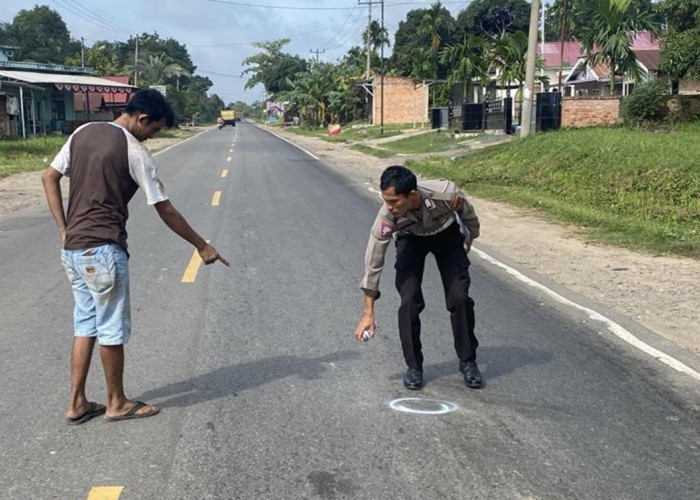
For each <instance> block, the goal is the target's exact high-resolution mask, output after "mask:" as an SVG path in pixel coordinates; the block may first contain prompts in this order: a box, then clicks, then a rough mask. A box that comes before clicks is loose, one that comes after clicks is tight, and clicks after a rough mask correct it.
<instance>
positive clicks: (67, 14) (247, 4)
mask: <svg viewBox="0 0 700 500" xmlns="http://www.w3.org/2000/svg"><path fill="white" fill-rule="evenodd" d="M360 1H361V2H362V5H360V3H359V2H360ZM368 1H369V0H240V1H239V0H43V1H42V0H0V21H1V22H6V23H10V22H12V19H13V18H14V16H15V14H17V12H19V11H20V10H22V9H32V8H33V7H34V6H35V5H47V6H48V7H50V8H51V9H53V10H55V11H56V12H58V13H59V14H60V15H61V17H62V18H63V21H64V22H65V23H66V25H67V27H68V31H69V32H70V35H71V37H72V38H74V39H80V38H81V37H82V38H84V40H85V45H86V46H88V47H89V46H91V45H92V44H94V43H95V42H96V41H98V40H105V39H106V40H109V41H125V40H127V39H129V38H130V36H134V35H135V34H140V33H153V32H156V33H158V35H159V36H160V38H161V39H167V38H174V39H175V40H177V41H178V42H180V43H182V44H184V45H185V46H186V47H187V49H188V51H189V54H190V57H191V58H192V61H193V63H194V64H195V66H196V67H197V69H196V71H195V74H199V75H202V76H207V77H209V79H210V80H211V81H212V82H213V83H214V85H213V86H212V88H211V89H210V90H209V93H210V94H212V93H215V94H217V95H218V96H219V97H221V98H222V99H223V100H224V102H226V103H230V102H234V101H244V102H248V103H252V102H254V101H259V100H261V99H263V97H264V91H263V88H262V86H260V85H258V86H256V87H254V88H253V89H248V90H245V89H244V86H245V83H246V81H247V79H248V77H249V75H244V76H243V77H241V73H242V71H243V70H244V69H245V68H246V66H243V60H244V59H245V58H246V57H248V56H251V55H254V54H256V53H259V52H261V50H260V49H258V48H256V47H254V46H252V43H254V42H261V41H266V40H278V39H281V38H289V39H291V42H290V43H289V44H288V45H286V46H285V47H284V48H283V49H282V50H283V51H284V52H287V53H290V54H294V55H298V56H300V57H303V58H305V59H310V58H314V59H315V58H316V57H318V59H319V61H323V62H337V61H338V60H340V59H341V58H342V57H343V56H344V55H345V54H346V53H347V51H348V50H349V49H350V48H351V47H352V46H354V45H359V46H363V47H364V43H363V41H362V31H363V30H364V29H365V28H366V26H367V17H368V5H367V2H368ZM374 1H375V2H377V4H375V5H373V7H372V11H373V18H374V19H377V20H378V19H379V17H380V5H379V3H378V0H374ZM430 4H431V2H430V1H429V0H427V1H423V0H385V1H384V24H385V26H386V28H387V30H388V31H389V35H390V39H391V40H392V42H393V37H394V32H395V31H396V29H397V28H398V26H399V23H400V22H401V21H403V20H405V19H406V14H407V13H408V12H409V11H411V10H413V9H424V8H428V7H429V6H430ZM442 4H443V5H444V6H445V7H446V8H447V9H449V11H450V12H451V13H452V16H453V17H457V14H458V13H459V12H460V11H462V10H463V9H465V8H466V6H467V5H468V4H469V1H444V2H442ZM384 50H385V55H386V56H388V55H390V54H391V47H389V48H385V49H384ZM311 51H314V52H311ZM315 51H320V52H319V53H318V54H316V52H315Z"/></svg>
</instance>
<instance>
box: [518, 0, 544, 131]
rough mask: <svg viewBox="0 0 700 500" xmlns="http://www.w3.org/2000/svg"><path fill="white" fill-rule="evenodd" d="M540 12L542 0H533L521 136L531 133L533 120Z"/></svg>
mask: <svg viewBox="0 0 700 500" xmlns="http://www.w3.org/2000/svg"><path fill="white" fill-rule="evenodd" d="M539 13H540V1H539V0H532V5H531V6H530V29H529V31H528V38H527V60H526V61H525V65H526V66H525V87H523V96H522V99H523V114H522V123H521V126H520V137H521V138H522V137H527V136H528V135H530V129H531V127H530V122H531V121H532V90H533V88H534V87H535V60H536V58H535V55H536V54H535V52H536V50H537V18H538V17H539Z"/></svg>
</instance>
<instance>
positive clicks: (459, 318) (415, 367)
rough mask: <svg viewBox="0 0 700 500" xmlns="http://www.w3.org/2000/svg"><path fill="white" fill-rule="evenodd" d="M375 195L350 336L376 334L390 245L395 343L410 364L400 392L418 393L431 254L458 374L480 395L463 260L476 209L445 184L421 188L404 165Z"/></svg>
mask: <svg viewBox="0 0 700 500" xmlns="http://www.w3.org/2000/svg"><path fill="white" fill-rule="evenodd" d="M380 188H381V191H382V199H383V200H384V205H382V207H381V209H380V210H379V213H378V214H377V218H376V219H375V221H374V224H373V226H372V229H371V231H370V236H369V242H368V243H367V250H366V252H365V275H364V277H363V278H362V283H361V284H360V288H362V290H363V291H364V293H365V300H364V314H363V315H362V318H361V319H360V322H359V323H358V325H357V329H356V330H355V337H356V338H357V339H358V340H361V339H362V334H363V332H364V331H365V330H369V331H370V335H374V302H375V301H376V300H377V299H378V298H379V295H380V293H379V279H380V277H381V273H382V269H383V267H384V256H385V254H386V249H387V248H388V246H389V243H390V242H391V241H392V239H394V238H395V240H396V289H397V290H398V292H399V294H400V295H401V306H400V307H399V336H400V338H401V347H402V349H403V355H404V359H405V361H406V364H407V365H408V371H407V372H406V375H405V376H404V380H403V383H404V386H405V387H406V388H407V389H420V388H421V387H423V353H422V346H421V341H420V327H421V324H420V318H419V315H420V313H421V311H422V310H423V308H424V307H425V304H424V302H423V293H422V291H421V283H422V281H423V269H424V267H425V257H426V256H427V254H428V253H432V254H433V255H434V256H435V260H436V261H437V265H438V268H439V270H440V276H441V277H442V284H443V287H444V289H445V299H446V302H447V309H448V311H449V312H450V320H451V322H452V333H453V336H454V345H455V350H456V351H457V356H458V357H459V370H460V372H462V374H463V376H464V381H465V383H466V384H467V386H468V387H471V388H481V387H482V385H483V380H482V376H481V373H480V372H479V368H478V366H477V364H476V348H477V346H478V345H479V343H478V342H477V340H476V336H475V335H474V324H475V320H474V301H473V300H472V298H471V297H470V296H469V285H470V282H471V280H470V277H469V259H468V258H467V252H468V251H469V249H470V248H471V245H472V241H474V239H476V238H477V237H478V236H479V218H478V217H477V216H476V213H475V212H474V207H472V205H471V203H470V202H469V200H468V199H467V197H466V196H465V195H464V193H462V191H460V190H459V189H458V188H457V186H455V184H454V183H453V182H451V181H448V180H445V179H440V180H425V181H421V182H418V181H417V179H416V176H415V175H414V174H413V172H411V171H410V170H408V169H407V168H405V167H401V166H392V167H389V168H387V169H386V170H385V171H384V173H383V174H382V177H381V181H380Z"/></svg>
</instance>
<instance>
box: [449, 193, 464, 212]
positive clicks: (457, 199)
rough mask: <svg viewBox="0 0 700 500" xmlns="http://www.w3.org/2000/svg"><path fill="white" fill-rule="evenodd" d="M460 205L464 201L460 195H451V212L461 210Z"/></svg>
mask: <svg viewBox="0 0 700 500" xmlns="http://www.w3.org/2000/svg"><path fill="white" fill-rule="evenodd" d="M462 205H464V200H463V199H462V197H461V196H460V195H458V194H457V193H455V194H454V195H452V200H451V201H450V208H451V209H452V210H459V209H461V208H462Z"/></svg>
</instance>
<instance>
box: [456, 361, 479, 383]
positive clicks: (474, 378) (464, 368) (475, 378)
mask: <svg viewBox="0 0 700 500" xmlns="http://www.w3.org/2000/svg"><path fill="white" fill-rule="evenodd" d="M459 371H460V372H462V375H464V383H465V384H467V387H471V388H472V389H481V388H482V387H483V386H484V379H483V378H482V377H481V372H480V371H479V367H478V366H477V365H476V361H469V362H466V363H460V364H459Z"/></svg>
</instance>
